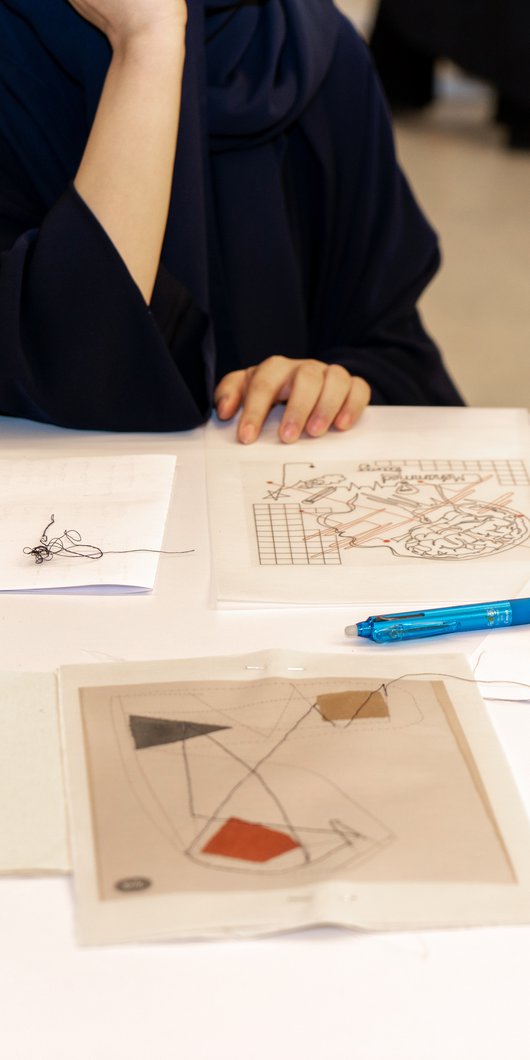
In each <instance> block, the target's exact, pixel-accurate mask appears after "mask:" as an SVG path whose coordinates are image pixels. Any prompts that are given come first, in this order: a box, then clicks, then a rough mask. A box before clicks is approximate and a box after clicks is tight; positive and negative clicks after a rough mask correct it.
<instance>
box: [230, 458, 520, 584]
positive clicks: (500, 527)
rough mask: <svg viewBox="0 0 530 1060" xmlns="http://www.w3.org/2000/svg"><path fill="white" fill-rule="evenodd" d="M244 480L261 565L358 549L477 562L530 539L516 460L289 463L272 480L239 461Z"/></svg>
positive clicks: (340, 556)
mask: <svg viewBox="0 0 530 1060" xmlns="http://www.w3.org/2000/svg"><path fill="white" fill-rule="evenodd" d="M269 471H270V469H269ZM243 476H244V483H245V496H246V498H247V502H248V505H249V512H250V518H249V523H250V526H251V531H250V533H251V538H253V539H254V541H255V557H256V562H257V563H259V565H260V566H298V565H307V566H322V565H331V566H332V565H340V564H348V563H350V564H351V563H355V562H356V560H357V559H358V556H356V552H357V553H358V550H361V549H362V550H366V549H374V550H375V549H377V550H378V553H379V556H381V555H382V554H383V553H384V554H385V555H386V556H388V557H393V556H399V557H401V558H408V559H416V560H430V561H433V560H435V561H442V562H443V561H448V560H458V561H464V560H473V559H484V558H486V557H490V556H494V555H497V554H500V553H506V552H508V551H510V550H513V549H516V548H517V547H518V546H521V545H523V544H524V543H525V542H527V541H528V539H529V537H530V500H529V487H530V476H529V473H528V469H527V467H526V465H525V464H524V462H523V461H522V460H442V459H432V460H416V459H404V460H397V459H391V460H374V461H371V462H368V461H364V462H358V463H355V462H352V463H350V464H348V463H345V462H344V461H341V462H340V463H339V464H337V465H329V464H326V465H324V464H323V463H321V462H319V463H318V465H317V464H313V463H310V462H301V461H296V462H291V463H289V462H286V463H284V464H282V465H281V466H280V467H279V468H278V470H277V474H276V475H274V477H273V476H271V475H270V473H269V474H268V475H267V472H266V470H265V469H264V468H263V467H261V466H259V465H247V466H245V465H243ZM258 483H259V485H257V484H258ZM258 491H259V492H258Z"/></svg>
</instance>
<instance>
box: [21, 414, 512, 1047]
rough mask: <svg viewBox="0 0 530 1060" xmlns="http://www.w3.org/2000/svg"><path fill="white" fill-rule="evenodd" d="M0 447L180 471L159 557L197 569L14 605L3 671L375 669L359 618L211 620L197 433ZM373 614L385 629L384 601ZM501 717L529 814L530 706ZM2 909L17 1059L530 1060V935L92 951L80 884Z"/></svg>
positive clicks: (477, 652)
mask: <svg viewBox="0 0 530 1060" xmlns="http://www.w3.org/2000/svg"><path fill="white" fill-rule="evenodd" d="M0 439H1V442H2V455H8V454H10V453H15V452H16V453H17V454H18V455H20V456H22V455H23V454H24V453H28V454H30V453H31V454H32V455H34V456H42V457H43V458H46V456H48V455H49V456H51V455H53V454H58V453H60V454H61V455H63V456H64V455H66V454H68V455H76V454H81V453H85V452H89V453H91V454H94V455H96V454H98V453H109V452H132V451H136V452H146V453H147V452H152V453H163V452H164V453H176V454H177V458H178V469H177V478H176V489H175V493H174V498H173V504H172V509H171V514H170V517H169V520H168V526H167V532H166V539H165V547H166V548H172V549H189V548H193V549H194V550H195V551H194V552H193V554H192V555H190V556H185V557H169V556H162V557H161V558H160V568H159V575H158V579H157V585H156V590H155V592H154V593H153V594H142V595H138V596H133V597H131V596H85V597H82V598H80V597H76V596H73V595H63V596H44V595H43V596H39V595H35V596H28V595H25V596H23V595H20V596H19V595H15V594H12V595H11V594H6V595H2V596H0V669H2V670H51V669H55V668H56V667H58V666H60V665H62V664H64V663H89V662H108V661H111V660H113V659H122V660H128V659H140V658H145V659H157V658H159V659H162V658H173V657H185V656H200V655H219V654H240V653H241V652H244V651H255V650H259V649H262V648H276V647H283V648H288V647H291V648H292V649H293V650H304V651H318V652H326V651H327V652H341V653H344V652H349V653H350V654H352V655H353V654H354V653H362V651H363V650H366V649H364V648H363V647H362V646H361V647H359V646H358V645H357V644H356V643H352V642H349V641H348V640H347V639H346V638H345V636H344V633H343V629H344V625H345V624H346V623H350V622H353V621H355V620H356V619H358V618H361V617H365V615H364V611H365V608H362V609H359V608H357V609H356V608H352V609H351V610H350V609H344V608H340V609H331V608H329V609H321V608H313V609H307V610H303V609H289V608H285V609H282V610H280V609H278V610H262V611H257V610H256V611H245V612H238V611H229V612H220V611H217V610H216V609H215V605H214V602H213V601H212V599H211V589H210V565H209V541H208V534H207V518H206V495H205V488H204V452H203V434H202V432H201V431H197V432H192V433H190V434H184V435H174V434H172V435H150V436H146V435H108V434H92V433H88V432H75V431H64V430H60V429H57V428H47V427H43V426H40V425H36V424H30V423H27V422H25V421H17V420H0ZM51 500H53V498H52V499H51ZM40 522H41V513H40V512H39V513H36V517H35V524H36V527H37V528H38V527H39V526H40ZM28 535H29V540H30V541H31V540H32V539H33V537H34V536H35V527H28ZM376 603H377V605H378V610H382V609H383V606H384V603H385V601H377V602H376ZM361 611H363V614H361ZM508 638H509V639H508ZM527 644H528V631H527V629H523V630H510V631H507V632H503V631H499V632H498V633H494V634H489V635H488V637H487V638H483V637H482V636H481V635H477V634H468V635H465V636H461V637H453V638H451V645H450V650H451V651H463V652H465V653H466V654H467V655H468V656H469V658H470V660H471V661H472V663H473V664H476V663H477V661H478V660H479V659H480V662H479V663H478V667H479V668H480V667H481V666H483V665H484V660H486V662H488V661H490V660H491V658H494V657H495V654H496V653H498V654H499V657H502V659H503V665H504V662H505V664H506V667H507V668H508V669H510V660H512V661H513V662H514V663H515V662H516V663H517V674H518V678H519V680H525V679H526V680H527V681H529V682H530V663H528V676H526V678H525V677H524V676H521V674H523V675H524V673H525V663H524V662H522V660H524V659H525V658H526V657H528V650H527ZM397 650H400V649H399V647H398V649H397ZM420 650H421V649H420ZM428 650H429V652H430V653H432V652H433V651H434V650H436V648H435V646H434V645H433V643H429V645H428ZM440 650H442V648H440ZM443 650H447V647H446V646H444V649H443ZM484 653H485V655H484ZM477 672H479V669H478V670H477ZM485 672H486V671H485ZM496 676H497V675H496ZM505 676H506V677H508V676H510V675H509V674H508V673H506V674H505ZM528 696H529V697H530V690H529V692H528ZM489 709H490V713H491V716H492V720H493V722H494V725H495V727H496V730H497V732H498V735H499V738H500V740H501V742H502V744H503V746H504V748H505V751H506V753H507V755H508V758H509V761H510V763H511V765H512V768H513V770H514V773H515V776H516V779H517V781H518V784H519V787H520V790H521V793H522V796H523V798H524V799H525V802H526V804H527V806H530V766H529V765H528V762H529V761H530V755H529V753H528V752H529V750H530V705H528V704H525V703H524V702H520V703H507V702H504V703H494V704H493V703H492V704H491V705H490V707H489ZM0 896H1V901H0V997H1V998H2V1006H1V1008H2V1014H1V1017H0V1054H1V1055H2V1056H3V1057H6V1060H48V1058H50V1060H51V1058H53V1060H62V1058H65V1060H66V1058H68V1060H73V1058H75V1060H85V1058H86V1060H88V1058H90V1060H94V1058H96V1057H97V1060H107V1058H109V1060H110V1058H112V1060H116V1058H120V1060H121V1058H122V1057H123V1058H128V1060H140V1058H142V1060H143V1058H144V1057H145V1058H147V1057H149V1058H151V1057H155V1058H157V1060H166V1058H170V1057H171V1058H172V1057H179V1058H183V1060H188V1058H189V1060H202V1058H204V1060H213V1058H215V1060H217V1058H225V1057H226V1058H227V1060H228V1058H230V1060H239V1058H243V1057H244V1058H245V1060H247V1058H248V1057H252V1058H253V1060H261V1058H265V1057H267V1058H268V1057H271V1056H278V1057H281V1058H283V1057H284V1056H285V1057H287V1056H294V1057H297V1058H298V1057H307V1058H308V1060H313V1058H314V1060H317V1058H318V1060H320V1058H322V1057H332V1058H343V1057H344V1058H348V1060H350V1058H352V1060H353V1058H355V1060H357V1058H359V1060H401V1058H403V1060H405V1058H406V1060H442V1058H443V1060H460V1058H462V1060H475V1058H476V1060H489V1058H491V1060H499V1057H501V1056H502V1057H507V1058H509V1060H519V1058H521V1060H523V1058H525V1060H528V1057H529V1056H530V1031H529V1030H528V1027H527V1020H526V1010H527V1007H528V996H529V992H530V927H514V928H489V929H474V930H459V931H453V932H447V931H443V932H442V931H440V932H423V933H405V932H403V933H399V934H397V933H396V934H388V933H387V934H378V935H376V934H374V935H370V934H361V933H353V932H347V931H339V930H330V929H326V928H321V929H319V930H315V931H312V932H304V933H300V934H292V935H285V936H283V937H279V938H268V939H262V940H256V941H231V942H226V941H225V942H215V943H205V942H201V943H191V942H186V943H180V944H178V943H176V944H171V945H167V944H164V945H142V946H129V947H126V946H124V947H116V948H112V947H111V948H101V949H98V948H96V949H81V948H79V947H78V946H77V944H76V941H75V936H74V929H73V889H72V882H71V880H70V879H69V878H49V879H44V878H39V879H22V878H4V879H1V880H0Z"/></svg>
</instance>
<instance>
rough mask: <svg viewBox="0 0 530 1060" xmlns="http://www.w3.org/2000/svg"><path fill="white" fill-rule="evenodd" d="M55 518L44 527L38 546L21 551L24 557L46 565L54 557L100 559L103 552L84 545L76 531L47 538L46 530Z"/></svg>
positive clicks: (92, 546)
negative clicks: (29, 557)
mask: <svg viewBox="0 0 530 1060" xmlns="http://www.w3.org/2000/svg"><path fill="white" fill-rule="evenodd" d="M54 522H55V516H54V515H52V516H51V518H50V521H49V523H48V525H47V526H45V527H44V530H43V531H42V534H41V536H40V541H39V544H38V545H35V547H34V548H30V547H29V545H28V546H27V547H26V548H25V549H24V550H23V551H24V554H25V555H26V556H33V558H34V560H35V563H48V562H49V561H50V560H51V559H53V557H54V556H76V557H81V558H82V559H101V557H102V555H103V552H102V550H101V549H100V548H98V546H97V545H86V544H85V543H84V542H83V541H82V539H81V534H80V533H79V531H78V530H65V531H64V533H62V534H60V535H59V536H58V537H51V538H48V530H49V529H50V526H53V524H54Z"/></svg>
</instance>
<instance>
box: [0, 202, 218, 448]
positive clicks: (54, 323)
mask: <svg viewBox="0 0 530 1060" xmlns="http://www.w3.org/2000/svg"><path fill="white" fill-rule="evenodd" d="M4 183H5V181H4ZM35 213H37V214H38V211H35V210H32V208H31V205H28V204H27V203H25V201H24V197H23V196H21V195H20V193H19V192H17V191H16V190H15V189H14V188H10V189H7V190H4V189H2V188H1V187H0V412H2V413H4V414H8V415H12V416H22V417H27V418H29V419H34V420H40V421H43V422H46V423H56V424H58V425H60V426H64V427H79V428H88V429H94V430H118V431H121V430H123V431H166V430H186V429H188V428H191V427H195V426H197V425H198V424H200V423H202V422H203V421H204V420H205V419H206V418H207V416H208V415H209V412H210V407H211V405H210V400H211V399H210V395H209V394H208V393H207V392H206V384H205V368H204V364H203V357H202V348H203V344H204V340H205V335H206V331H207V326H208V324H207V318H206V316H205V315H204V314H203V313H202V311H201V310H200V309H199V308H198V307H197V306H196V304H195V303H194V302H193V300H192V299H191V297H190V295H189V294H188V293H187V291H186V290H185V288H184V287H183V286H182V285H181V284H179V283H178V282H177V280H176V279H175V278H174V277H173V276H171V275H170V273H169V272H167V270H165V269H164V267H163V266H161V268H160V270H159V274H158V277H157V283H156V286H155V290H154V293H153V298H152V301H151V305H150V306H147V305H146V303H145V301H144V299H143V297H142V295H141V293H140V291H139V289H138V287H137V286H136V284H135V283H134V281H133V279H132V277H131V275H130V273H129V271H128V270H127V267H126V266H125V264H124V262H123V260H122V258H121V257H120V255H119V253H118V252H117V250H116V248H115V247H114V245H113V243H112V242H111V240H110V239H109V238H108V236H107V234H106V233H105V231H104V229H103V228H102V227H101V225H100V224H99V223H98V221H97V220H96V218H95V217H94V215H93V214H92V213H91V211H90V210H89V209H88V207H87V206H86V204H85V203H84V201H83V200H82V199H81V198H80V196H79V195H78V194H77V192H76V191H75V189H74V188H73V186H70V187H68V189H67V190H66V191H65V193H64V194H63V195H62V197H61V198H60V199H59V201H58V202H57V203H56V204H55V205H54V206H53V207H52V208H51V210H50V211H49V212H48V213H47V214H46V215H45V217H44V219H43V220H40V218H38V216H35Z"/></svg>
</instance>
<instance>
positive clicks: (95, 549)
mask: <svg viewBox="0 0 530 1060" xmlns="http://www.w3.org/2000/svg"><path fill="white" fill-rule="evenodd" d="M54 523H55V516H54V515H52V516H51V517H50V521H49V523H47V525H46V526H45V527H44V530H43V531H42V534H41V536H40V539H39V543H38V545H35V546H34V547H33V548H32V547H31V546H30V545H27V546H26V547H25V548H24V549H23V550H22V551H23V552H24V555H26V556H33V558H34V560H35V563H49V562H50V560H53V559H54V558H55V556H70V557H75V558H76V559H102V558H103V556H125V555H128V554H129V553H131V552H156V554H157V555H161V556H187V555H189V554H190V553H191V552H194V551H195V549H194V548H188V549H185V550H183V551H173V550H169V549H163V548H123V549H105V551H104V550H103V549H102V548H100V547H99V545H89V544H87V543H86V542H85V541H83V539H82V537H81V534H80V533H79V531H78V530H64V531H63V533H62V534H59V535H57V537H49V536H48V530H49V529H50V527H51V526H53V525H54Z"/></svg>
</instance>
